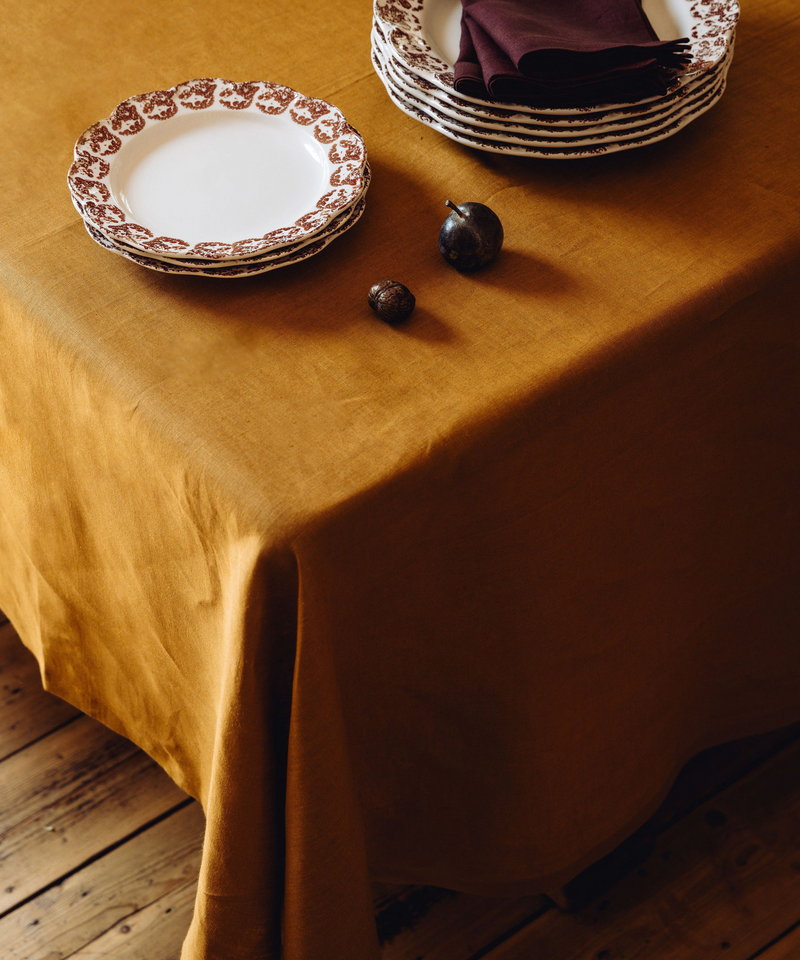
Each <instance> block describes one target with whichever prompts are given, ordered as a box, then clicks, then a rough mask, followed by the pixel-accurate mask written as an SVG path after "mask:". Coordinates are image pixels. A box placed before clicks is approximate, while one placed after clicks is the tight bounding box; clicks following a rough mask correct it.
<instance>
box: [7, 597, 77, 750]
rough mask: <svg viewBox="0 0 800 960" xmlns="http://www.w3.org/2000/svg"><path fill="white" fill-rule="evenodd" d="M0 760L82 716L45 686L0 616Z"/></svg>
mask: <svg viewBox="0 0 800 960" xmlns="http://www.w3.org/2000/svg"><path fill="white" fill-rule="evenodd" d="M0 624H1V625H0V761H2V760H3V759H4V758H5V757H7V756H9V755H10V754H12V753H15V752H16V751H17V750H21V749H22V748H23V747H26V746H27V745H28V744H30V743H32V742H33V741H34V740H37V739H38V738H39V737H43V736H45V735H46V734H48V733H50V731H51V730H55V729H56V727H59V726H61V725H62V724H64V723H66V722H67V721H69V720H72V719H73V718H75V717H77V716H79V715H80V713H79V711H78V710H76V709H75V708H74V707H71V706H70V705H69V704H68V703H65V702H64V701H63V700H60V699H59V698H58V697H54V696H53V694H52V693H47V691H46V690H44V689H43V687H42V681H41V678H40V676H39V665H38V663H37V662H36V658H35V657H34V655H33V654H32V653H31V652H30V651H29V650H28V649H27V648H26V647H25V646H23V643H22V641H21V640H20V639H19V637H18V636H17V634H16V632H15V631H14V628H13V627H12V626H11V624H10V623H8V622H7V621H6V622H5V623H2V614H0Z"/></svg>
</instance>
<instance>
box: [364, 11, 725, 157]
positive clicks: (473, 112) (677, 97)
mask: <svg viewBox="0 0 800 960" xmlns="http://www.w3.org/2000/svg"><path fill="white" fill-rule="evenodd" d="M642 6H643V7H644V10H645V12H646V13H647V15H648V18H649V20H650V22H651V24H652V26H653V29H654V30H655V31H656V33H657V34H658V36H659V38H660V39H662V40H675V39H678V38H679V37H688V38H689V41H690V53H691V56H692V60H691V63H689V65H688V66H687V67H686V68H685V69H684V70H683V71H682V72H681V73H680V74H676V75H675V76H674V77H673V78H672V80H671V83H670V86H669V89H668V92H667V93H666V94H665V95H664V96H659V97H650V98H648V99H646V100H640V101H637V102H636V103H607V104H603V105H601V106H591V107H574V108H568V107H552V108H548V107H541V106H536V107H530V106H525V105H523V104H514V103H506V102H503V103H500V102H498V101H494V100H477V99H475V98H473V97H468V96H464V95H463V94H457V93H456V92H455V90H454V88H453V83H454V80H455V77H454V73H453V71H454V65H455V62H456V60H457V58H458V49H459V42H460V37H461V2H460V0H374V6H373V14H374V16H373V22H372V62H373V65H374V67H375V70H376V71H377V73H378V75H379V76H380V78H381V80H382V81H383V84H384V86H385V87H386V91H387V93H388V94H389V96H390V97H391V99H392V101H393V102H394V103H395V105H396V106H398V107H399V108H400V109H401V110H402V111H403V112H404V113H407V114H408V115H409V116H410V117H413V118H414V119H415V120H419V121H420V122H421V123H424V124H426V125H427V126H429V127H433V128H434V129H435V130H438V131H439V132H440V133H443V134H444V135H445V136H447V137H450V138H451V139H452V140H455V141H457V142H458V143H463V144H465V145H467V146H470V147H476V148H477V149H478V150H489V151H492V152H495V153H509V154H515V155H517V156H533V157H543V158H554V159H567V158H575V157H588V156H596V155H597V154H602V153H612V152H614V151H617V150H630V149H631V148H633V147H639V146H643V145H644V144H647V143H654V142H655V141H657V140H663V139H665V138H666V137H669V136H672V134H674V133H677V131H678V130H680V129H681V128H682V127H685V126H686V124H687V123H691V121H692V120H694V119H696V118H697V117H699V116H700V115H701V114H702V113H705V111H706V110H709V109H710V108H711V107H712V106H713V105H714V104H715V103H716V102H717V101H718V100H719V99H720V97H721V96H722V94H723V92H724V90H725V78H726V75H727V72H728V68H729V66H730V63H731V59H732V57H733V40H734V31H735V28H736V21H737V19H738V17H739V4H738V0H644V2H643V4H642Z"/></svg>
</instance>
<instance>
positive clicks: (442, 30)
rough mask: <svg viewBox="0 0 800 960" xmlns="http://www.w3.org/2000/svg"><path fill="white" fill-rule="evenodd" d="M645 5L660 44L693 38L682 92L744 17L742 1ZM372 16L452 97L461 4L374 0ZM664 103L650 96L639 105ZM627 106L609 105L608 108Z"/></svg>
mask: <svg viewBox="0 0 800 960" xmlns="http://www.w3.org/2000/svg"><path fill="white" fill-rule="evenodd" d="M642 5H643V7H644V10H645V12H646V13H647V15H648V17H649V18H650V22H651V24H652V26H653V29H654V30H655V31H656V33H657V34H658V36H659V38H660V39H662V40H675V39H678V38H680V37H688V38H689V43H690V50H689V52H690V54H691V57H692V60H691V63H690V64H689V65H688V66H687V67H686V69H685V70H684V71H683V72H682V73H681V74H680V75H679V76H677V77H676V78H675V80H674V81H673V83H672V85H671V90H678V89H679V88H680V87H681V86H684V85H685V84H686V83H687V82H689V81H691V80H692V79H694V78H695V77H697V76H698V75H700V74H702V73H705V72H707V71H708V70H710V69H711V68H712V67H713V66H714V65H715V64H716V63H718V62H719V60H721V59H722V57H723V56H724V55H725V51H726V49H727V47H728V46H729V44H730V41H731V39H732V36H733V29H734V27H735V26H736V21H737V20H738V18H739V2H738V0H644V2H643V4H642ZM373 11H374V17H375V20H376V21H378V23H379V24H380V25H381V28H382V30H383V34H384V36H385V38H386V41H387V43H388V44H389V45H390V46H391V48H392V50H393V52H394V53H395V55H396V56H397V58H398V59H399V61H400V62H401V63H402V64H403V65H404V66H405V67H407V68H408V69H409V70H411V71H412V72H413V73H416V74H418V75H419V76H420V77H422V78H423V79H424V80H427V81H428V82H430V83H432V84H434V85H435V86H437V87H439V89H441V90H444V91H445V92H446V93H453V92H454V90H453V83H454V81H455V76H454V74H453V70H454V68H455V62H456V60H457V59H458V49H459V42H460V37H461V0H374V5H373ZM458 96H459V97H460V98H461V99H462V100H465V101H467V102H471V103H477V104H480V103H482V102H483V103H486V102H487V101H481V100H478V99H476V98H474V97H469V96H466V95H465V94H458ZM660 99H662V98H661V97H651V98H648V99H646V100H641V101H638V103H648V102H654V101H657V100H660ZM490 102H491V103H492V104H493V105H495V106H498V107H503V106H505V107H506V108H508V107H512V108H513V109H514V110H516V111H518V112H520V113H527V112H529V111H528V108H526V107H525V106H524V105H521V104H508V103H506V104H503V103H500V102H497V101H490ZM623 106H625V105H624V104H608V105H605V107H606V109H608V108H611V107H623ZM602 109H603V108H602V107H598V106H591V107H573V108H568V107H553V108H552V109H551V108H547V107H538V106H537V107H536V108H535V112H536V113H539V114H550V113H552V114H555V115H560V116H564V115H580V114H586V113H593V112H597V111H598V110H602Z"/></svg>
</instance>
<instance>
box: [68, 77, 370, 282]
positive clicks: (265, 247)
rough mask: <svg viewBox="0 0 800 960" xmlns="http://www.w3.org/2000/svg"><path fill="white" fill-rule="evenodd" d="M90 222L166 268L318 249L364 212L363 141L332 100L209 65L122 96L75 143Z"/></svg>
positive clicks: (220, 273)
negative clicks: (198, 74)
mask: <svg viewBox="0 0 800 960" xmlns="http://www.w3.org/2000/svg"><path fill="white" fill-rule="evenodd" d="M67 179H68V183H69V189H70V194H71V195H72V201H73V203H74V204H75V207H76V208H77V210H78V213H79V214H80V215H81V217H82V218H83V221H84V224H85V226H86V229H87V230H88V231H89V234H90V235H91V236H92V237H93V238H94V239H95V240H96V241H97V242H98V243H99V244H101V245H102V246H104V247H105V248H106V249H107V250H110V251H112V252H113V253H116V254H119V255H120V256H122V257H126V258H127V259H128V260H133V261H134V262H135V263H138V264H141V265H142V266H143V267H150V268H151V269H153V270H161V271H164V272H166V273H184V274H201V275H203V276H213V277H243V276H250V275H252V274H257V273H264V272H266V271H267V270H277V269H278V268H279V267H285V266H288V265H289V264H292V263H297V262H299V261H300V260H306V259H308V257H311V256H313V255H314V254H315V253H318V252H319V251H320V250H322V249H323V248H324V247H326V246H327V245H328V244H329V243H331V241H333V240H334V239H335V238H336V237H338V236H339V235H340V234H342V233H344V232H345V231H346V230H349V229H350V227H352V226H353V224H354V223H355V222H356V221H357V220H358V219H359V217H360V216H361V214H362V213H363V212H364V206H365V203H366V192H367V187H368V186H369V180H370V172H369V166H368V164H367V151H366V147H365V145H364V141H363V140H362V139H361V137H360V136H359V135H358V133H357V132H356V131H355V130H354V129H353V128H352V127H351V126H350V124H349V123H347V121H346V120H345V118H344V117H343V116H342V114H341V112H340V111H339V110H338V109H337V108H336V107H334V106H332V105H331V104H329V103H326V102H325V101H324V100H316V99H313V98H311V97H304V96H303V95H302V94H299V93H297V91H295V90H291V89H290V88H289V87H284V86H280V85H278V84H274V83H266V82H252V83H234V82H233V81H230V80H219V79H201V80H190V81H188V82H186V83H181V84H179V85H178V86H176V87H172V88H171V89H170V90H156V91H153V92H152V93H143V94H140V95H139V96H136V97H131V98H130V99H128V100H125V101H123V102H122V103H121V104H120V105H119V106H118V107H117V108H116V109H115V110H114V112H113V113H112V114H111V116H109V117H108V118H107V119H105V120H100V121H99V122H98V123H95V124H94V125H93V126H91V127H89V129H88V130H87V131H86V132H85V133H84V134H83V135H82V136H81V137H80V138H79V139H78V142H77V143H76V144H75V161H74V163H73V164H72V166H71V167H70V170H69V175H68V178H67Z"/></svg>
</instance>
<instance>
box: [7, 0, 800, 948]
mask: <svg viewBox="0 0 800 960" xmlns="http://www.w3.org/2000/svg"><path fill="white" fill-rule="evenodd" d="M0 12H2V23H3V44H2V48H1V49H0V64H2V84H1V85H0V143H2V146H3V150H2V162H0V607H2V609H3V610H5V611H6V613H7V614H8V615H9V616H10V618H11V619H12V621H13V623H14V625H15V626H16V628H17V630H18V631H19V633H20V635H21V636H22V638H23V640H24V641H25V643H26V644H27V645H28V646H29V647H30V648H31V650H33V651H34V653H35V654H36V656H37V657H38V659H39V662H40V664H41V667H42V672H43V677H44V681H45V684H46V685H47V687H48V688H49V689H51V690H53V691H54V692H56V693H57V694H59V695H60V696H62V697H64V698H66V699H67V700H70V701H71V702H73V703H74V704H76V705H77V706H79V707H81V708H82V709H83V710H85V711H87V712H88V713H90V714H91V715H93V716H95V717H97V718H99V719H100V720H101V721H103V722H104V723H106V724H108V725H109V726H110V727H112V728H114V729H115V730H118V731H120V732H122V733H123V734H125V735H126V736H128V737H130V738H131V739H132V740H134V741H135V742H137V743H138V744H140V745H141V746H142V747H143V748H144V749H145V750H147V751H148V752H149V753H150V754H151V755H152V756H153V757H155V758H156V759H157V760H158V762H159V763H161V764H162V765H163V766H164V767H165V768H166V770H167V771H168V772H169V773H170V774H171V775H172V776H173V777H174V778H175V780H176V781H177V782H178V783H179V784H180V785H181V786H183V787H184V788H185V789H186V790H188V791H189V792H190V793H191V794H192V795H194V796H196V797H198V798H199V799H200V800H201V801H202V803H203V805H204V807H205V810H206V813H207V821H208V827H207V836H206V844H205V851H204V858H203V866H202V873H201V878H200V887H199V894H198V900H197V908H196V912H195V918H194V922H193V925H192V928H191V930H190V932H189V935H188V939H187V941H186V944H185V947H184V952H183V958H184V960H256V958H258V960H261V958H275V957H278V956H279V955H280V956H282V957H284V958H285V960H338V958H341V960H367V958H373V957H374V956H376V954H377V945H376V936H375V929H374V923H373V920H372V915H371V905H370V898H369V883H368V881H369V878H370V877H372V878H375V879H380V880H385V881H399V882H420V883H432V884H440V885H444V886H448V887H453V888H457V889H470V890H485V891H495V892H503V891H506V892H510V891H516V890H521V889H523V888H524V889H530V890H541V889H543V888H547V887H548V885H550V886H552V884H554V883H556V882H558V880H559V878H561V879H563V878H565V877H567V876H569V875H570V873H571V872H573V873H574V872H575V871H576V870H578V869H580V868H581V867H582V866H583V865H584V864H586V863H588V862H590V861H591V859H593V858H595V857H597V856H599V855H601V854H603V853H605V852H606V851H607V850H608V849H609V848H610V847H611V845H612V844H613V843H615V842H616V841H618V840H619V839H620V838H621V837H622V836H624V835H625V833H626V831H630V830H632V829H633V828H634V827H635V826H636V825H638V824H639V823H640V822H641V821H642V820H643V819H644V818H645V817H646V816H647V815H648V814H649V813H650V812H651V811H652V809H653V808H654V806H655V805H656V804H657V803H658V801H659V798H660V797H661V796H662V795H663V792H664V790H665V788H666V787H667V785H668V784H669V781H670V778H671V777H672V776H673V775H674V773H675V771H676V770H677V768H678V767H679V766H680V765H681V764H682V763H683V762H684V761H685V760H686V759H687V758H688V757H689V756H690V755H691V754H692V753H694V752H695V751H697V750H699V749H701V748H703V747H705V746H708V745H711V744H712V743H715V742H719V741H721V740H724V739H726V738H729V737H733V736H738V735H744V734H749V733H754V732H757V731H760V730H765V729H767V728H769V727H773V726H778V725H780V724H783V723H786V722H789V721H794V720H797V719H798V718H800V692H799V691H800V652H798V621H799V620H800V616H798V613H799V611H798V597H800V591H798V590H797V582H798V566H800V564H799V563H798V552H799V551H798V474H799V473H800V470H798V467H799V466H800V464H799V463H798V450H797V439H798V426H799V425H800V416H798V384H799V383H800V376H799V374H800V363H799V362H798V361H799V359H800V358H799V356H798V340H799V339H800V337H799V334H798V327H799V324H798V319H799V318H798V296H800V270H799V269H798V268H799V267H800V178H799V177H798V160H797V151H798V143H799V142H800V100H799V99H798V98H797V96H796V90H797V86H798V82H800V55H799V54H800V20H798V18H797V15H796V9H795V5H794V3H793V0H759V2H755V0H750V2H747V3H746V5H745V8H744V10H743V16H742V22H741V24H740V28H739V34H738V41H737V51H736V57H735V61H734V64H733V67H732V69H731V73H730V80H729V87H728V91H727V93H726V94H725V97H724V98H723V100H722V101H721V103H720V104H719V105H718V106H716V107H715V108H714V109H713V110H712V111H711V112H710V113H708V114H707V115H706V116H703V117H702V118H701V119H699V120H697V121H696V122H695V123H692V124H691V125H690V126H689V127H688V128H687V129H685V130H684V131H682V132H681V133H680V134H678V135H677V136H675V137H674V138H672V139H670V140H667V141H665V142H663V143H660V144H657V145H653V146H651V147H648V148H646V149H641V150H637V151H633V152H630V153H620V154H616V155H611V156H606V157H601V158H596V159H593V160H589V161H581V162H562V163H557V162H546V161H535V160H531V159H525V158H509V157H501V156H495V155H490V154H483V153H478V152H474V151H471V150H469V149H466V148H462V147H460V146H458V145H456V144H454V143H452V142H451V141H449V140H447V139H445V138H444V137H441V136H439V135H438V134H436V133H435V132H433V131H431V130H428V129H426V128H425V127H423V126H421V125H419V124H417V123H415V122H413V121H412V120H410V119H409V118H407V117H405V116H404V115H402V114H401V113H399V112H398V111H397V110H396V109H395V108H394V107H393V106H392V105H391V103H390V102H389V100H388V98H387V96H386V94H385V93H384V91H383V88H382V86H381V84H380V81H379V80H378V79H377V77H376V76H375V75H374V74H373V71H372V68H371V66H370V59H369V29H370V19H371V9H370V3H369V0H342V2H340V3H336V4H328V5H325V6H324V7H321V6H320V5H319V4H316V3H311V2H309V0H295V2H293V3H291V4H288V3H284V4H278V3H271V2H266V3H260V4H254V3H248V2H244V0H228V2H225V3H222V4H220V3H212V2H210V0H192V2H189V3H181V4H156V3H150V4H147V3H142V2H141V0H137V2H132V0H94V2H93V3H91V4H75V3H73V2H70V3H65V2H63V0H50V2H48V3H44V2H42V0H31V2H30V3H27V4H25V5H24V6H20V5H19V4H16V3H14V4H12V3H10V2H7V0H3V2H2V4H0ZM202 76H218V77H227V78H232V79H236V80H248V79H270V80H274V81H278V82H281V83H285V84H288V85H290V86H293V87H295V88H297V89H299V90H301V91H303V92H304V93H307V94H310V95H314V96H318V97H323V98H327V99H330V100H331V101H333V102H334V103H336V104H337V105H338V106H339V107H340V108H341V109H342V110H343V111H344V113H345V115H346V116H347V117H348V119H349V120H350V121H351V122H352V123H353V125H354V126H355V127H356V128H357V129H359V130H360V132H361V133H362V135H363V136H364V138H365V139H366V142H367V146H368V149H369V155H370V161H371V164H372V168H373V175H374V181H373V186H372V188H371V190H370V192H369V198H368V204H367V211H366V213H365V215H364V218H363V220H362V221H361V222H360V223H359V224H358V225H357V226H356V227H355V228H354V229H352V230H351V231H350V232H348V233H347V234H346V235H344V236H343V237H341V238H340V239H338V240H336V241H335V243H333V244H332V245H331V246H330V247H329V248H328V249H327V250H326V251H325V252H324V253H322V254H320V255H319V256H316V257H314V258H313V259H311V260H309V261H307V262H305V263H302V264H300V265H297V266H294V267H291V268H289V269H286V270H280V271H278V272H275V273H271V274H267V275H265V276H262V277H258V278H253V279H248V280H238V281H217V282H214V281H212V280H208V279H204V278H192V277H175V276H166V275H161V274H158V273H154V272H151V271H148V270H145V269H142V268H139V267H137V266H135V265H133V264H131V263H129V262H126V261H125V260H123V259H121V258H118V257H115V256H112V255H110V254H109V253H107V252H106V251H104V250H102V249H101V248H100V247H98V246H97V245H96V244H94V243H93V242H91V240H90V239H89V238H88V236H87V235H86V233H85V231H84V228H83V226H82V224H81V222H80V220H79V218H78V217H77V215H76V214H75V211H74V210H73V208H72V205H71V203H70V198H69V195H68V192H67V188H66V182H65V181H66V172H67V168H68V167H69V164H70V160H71V153H72V146H73V143H74V141H75V139H76V137H77V136H78V134H80V133H81V132H82V131H83V130H84V129H85V128H86V127H87V126H88V125H89V124H90V123H92V122H94V121H95V120H98V119H100V118H101V117H104V116H107V115H108V113H109V112H110V110H111V109H112V108H113V107H114V106H115V105H116V104H117V103H118V102H119V101H120V100H122V99H124V98H125V97H128V96H130V95H132V94H136V93H140V92H144V91H148V90H153V89H158V88H162V87H167V86H171V85H173V84H175V83H177V82H179V81H182V80H186V79H189V78H193V77H202ZM235 175H236V171H235V170H232V171H231V176H235ZM448 197H450V198H452V199H453V200H454V201H456V202H460V201H465V200H473V201H481V202H484V203H487V204H489V205H490V206H491V207H492V208H493V209H494V210H495V211H496V212H497V213H498V215H499V216H500V218H501V219H502V221H503V223H504V225H505V230H506V238H507V239H506V245H505V248H504V250H503V252H502V254H501V256H500V257H499V258H498V260H497V261H496V263H495V264H494V265H493V266H491V267H490V268H488V269H487V270H485V271H484V272H481V273H478V274H475V275H474V276H464V275H461V274H459V273H457V272H455V271H454V270H452V269H451V268H450V267H449V266H447V264H445V262H444V261H443V260H442V258H441V257H440V255H439V253H438V251H437V248H436V238H437V233H438V229H439V226H440V223H441V222H442V220H443V218H444V215H445V214H446V213H447V210H446V209H445V207H444V201H445V199H446V198H448ZM387 278H393V279H397V280H400V281H402V282H404V283H406V284H407V285H408V286H409V287H410V288H411V289H412V290H413V292H414V293H415V294H416V297H417V303H418V306H417V309H416V311H415V313H414V315H413V316H412V317H411V319H410V320H409V321H408V322H407V323H406V324H405V325H404V326H401V327H398V328H396V329H393V328H390V327H388V326H386V325H384V324H382V323H381V322H379V321H378V320H377V319H376V318H375V317H374V315H373V314H372V313H371V312H370V310H369V308H368V306H367V303H366V294H367V291H368V289H369V287H370V286H371V285H372V284H373V283H375V282H376V281H378V280H381V279H387Z"/></svg>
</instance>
